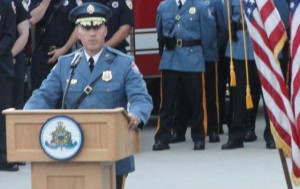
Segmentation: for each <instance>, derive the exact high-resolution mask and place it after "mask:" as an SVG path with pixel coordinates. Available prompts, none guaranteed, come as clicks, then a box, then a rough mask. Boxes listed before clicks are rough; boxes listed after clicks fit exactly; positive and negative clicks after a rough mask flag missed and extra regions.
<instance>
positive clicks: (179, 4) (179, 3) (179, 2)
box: [178, 0, 182, 10]
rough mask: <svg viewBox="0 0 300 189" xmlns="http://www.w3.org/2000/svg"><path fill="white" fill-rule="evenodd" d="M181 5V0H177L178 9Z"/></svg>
mask: <svg viewBox="0 0 300 189" xmlns="http://www.w3.org/2000/svg"><path fill="white" fill-rule="evenodd" d="M181 7H182V2H181V0H179V1H178V9H179V10H180V9H181Z"/></svg>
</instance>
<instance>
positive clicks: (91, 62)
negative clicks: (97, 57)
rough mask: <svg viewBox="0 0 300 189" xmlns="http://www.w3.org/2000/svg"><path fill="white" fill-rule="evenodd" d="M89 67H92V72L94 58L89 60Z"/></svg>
mask: <svg viewBox="0 0 300 189" xmlns="http://www.w3.org/2000/svg"><path fill="white" fill-rule="evenodd" d="M89 66H90V70H91V72H92V71H93V69H94V59H93V58H92V57H91V58H90V59H89Z"/></svg>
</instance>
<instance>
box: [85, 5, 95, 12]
mask: <svg viewBox="0 0 300 189" xmlns="http://www.w3.org/2000/svg"><path fill="white" fill-rule="evenodd" d="M86 11H87V12H88V13H89V14H93V13H94V12H95V7H94V6H93V5H92V4H90V5H89V6H88V7H87V8H86Z"/></svg>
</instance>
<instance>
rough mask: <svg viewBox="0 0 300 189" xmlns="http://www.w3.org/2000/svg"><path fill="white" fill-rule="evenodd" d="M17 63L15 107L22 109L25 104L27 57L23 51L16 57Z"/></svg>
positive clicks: (14, 94) (14, 93)
mask: <svg viewBox="0 0 300 189" xmlns="http://www.w3.org/2000/svg"><path fill="white" fill-rule="evenodd" d="M15 59H16V64H15V78H14V89H13V91H14V92H13V107H14V108H16V109H22V108H23V106H24V98H25V97H24V96H25V94H24V90H25V84H24V80H25V74H26V59H25V54H24V53H23V52H21V53H19V54H18V55H17V56H16V57H15Z"/></svg>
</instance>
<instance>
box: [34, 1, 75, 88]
mask: <svg viewBox="0 0 300 189" xmlns="http://www.w3.org/2000/svg"><path fill="white" fill-rule="evenodd" d="M77 5H78V3H77V1H75V0H31V3H30V5H29V11H30V14H31V19H30V24H31V26H32V27H33V28H34V30H33V31H35V32H34V37H35V39H34V41H35V44H33V54H32V59H31V87H32V90H34V89H37V88H39V86H40V85H41V83H42V81H43V80H44V79H45V78H46V77H47V75H48V74H49V72H50V70H51V69H52V68H53V66H54V65H55V64H56V62H57V59H58V57H59V56H61V55H64V54H65V53H67V52H70V50H71V48H72V46H73V45H74V44H75V43H76V42H77V40H78V39H77V37H76V35H75V31H74V30H75V25H74V24H73V23H70V22H69V21H68V15H69V12H70V11H71V10H72V9H73V8H75V7H77Z"/></svg>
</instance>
